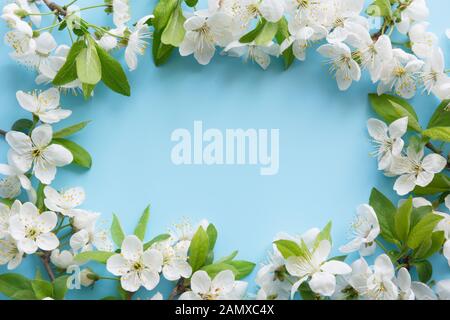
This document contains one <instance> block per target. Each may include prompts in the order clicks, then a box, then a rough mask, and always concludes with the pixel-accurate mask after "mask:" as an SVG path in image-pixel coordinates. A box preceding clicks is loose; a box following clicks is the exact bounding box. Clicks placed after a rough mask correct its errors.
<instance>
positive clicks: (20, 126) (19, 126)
mask: <svg viewBox="0 0 450 320" xmlns="http://www.w3.org/2000/svg"><path fill="white" fill-rule="evenodd" d="M32 126H33V121H31V120H30V119H19V120H17V121H16V122H14V124H13V125H12V127H11V130H12V131H19V132H23V133H25V134H28V133H29V132H30V129H31V127H32Z"/></svg>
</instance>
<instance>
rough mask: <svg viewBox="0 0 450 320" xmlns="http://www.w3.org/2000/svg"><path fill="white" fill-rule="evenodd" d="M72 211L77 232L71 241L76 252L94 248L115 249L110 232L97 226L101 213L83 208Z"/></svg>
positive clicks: (101, 249)
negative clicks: (98, 228)
mask: <svg viewBox="0 0 450 320" xmlns="http://www.w3.org/2000/svg"><path fill="white" fill-rule="evenodd" d="M72 212H73V213H74V218H73V222H72V226H73V227H74V228H75V230H76V232H75V233H74V234H73V235H72V237H71V238H70V242H69V243H70V247H71V248H72V250H73V251H74V252H79V251H81V252H84V251H92V250H93V249H94V248H96V249H97V250H100V251H109V252H111V251H113V250H114V246H113V243H112V241H111V238H110V236H109V233H108V232H107V231H106V230H97V228H96V223H97V220H98V218H99V217H100V214H99V213H95V212H89V211H86V210H81V209H73V210H72Z"/></svg>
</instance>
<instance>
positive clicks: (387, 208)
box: [369, 188, 397, 243]
mask: <svg viewBox="0 0 450 320" xmlns="http://www.w3.org/2000/svg"><path fill="white" fill-rule="evenodd" d="M369 204H370V206H371V207H372V208H373V209H374V210H375V213H376V214H377V218H378V222H379V223H380V227H381V236H382V237H383V238H384V239H385V240H386V241H388V242H391V243H397V240H396V237H395V224H394V223H395V222H394V217H395V214H396V212H397V208H396V207H395V206H394V205H393V204H392V202H391V201H390V200H389V199H388V198H386V197H385V196H384V195H383V194H382V193H381V192H380V191H378V190H377V189H375V188H373V189H372V192H371V194H370V200H369Z"/></svg>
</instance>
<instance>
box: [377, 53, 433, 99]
mask: <svg viewBox="0 0 450 320" xmlns="http://www.w3.org/2000/svg"><path fill="white" fill-rule="evenodd" d="M392 52H393V58H392V59H391V61H389V62H386V63H384V64H383V68H382V71H381V77H380V80H381V81H380V82H379V84H378V88H377V92H378V94H379V95H381V94H383V93H386V92H390V91H392V90H393V89H395V93H397V94H398V95H399V96H401V97H403V98H406V99H410V98H412V97H413V96H414V95H415V93H416V77H417V76H418V75H419V73H420V71H421V69H422V67H423V65H424V62H423V61H421V60H418V59H417V58H416V56H414V55H412V54H408V53H406V52H404V51H403V50H401V49H393V50H392Z"/></svg>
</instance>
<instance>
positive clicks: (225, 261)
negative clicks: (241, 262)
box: [217, 250, 238, 263]
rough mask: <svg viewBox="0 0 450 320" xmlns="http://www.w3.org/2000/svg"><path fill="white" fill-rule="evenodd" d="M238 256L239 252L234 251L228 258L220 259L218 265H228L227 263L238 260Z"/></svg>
mask: <svg viewBox="0 0 450 320" xmlns="http://www.w3.org/2000/svg"><path fill="white" fill-rule="evenodd" d="M237 254H238V251H237V250H234V251H233V252H232V253H231V254H229V255H228V256H226V257H223V258H220V259H219V260H217V263H222V262H223V263H227V262H229V261H231V260H233V259H234V258H236V256H237Z"/></svg>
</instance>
